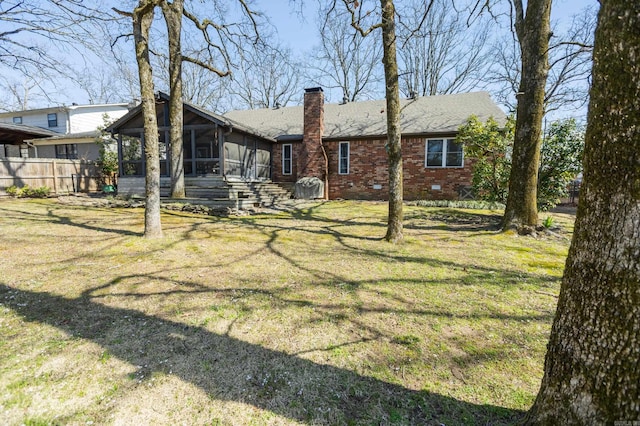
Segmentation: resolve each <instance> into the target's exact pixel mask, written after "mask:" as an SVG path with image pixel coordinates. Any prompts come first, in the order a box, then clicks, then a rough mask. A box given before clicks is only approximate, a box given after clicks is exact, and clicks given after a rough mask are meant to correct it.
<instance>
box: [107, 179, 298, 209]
mask: <svg viewBox="0 0 640 426" xmlns="http://www.w3.org/2000/svg"><path fill="white" fill-rule="evenodd" d="M292 189H293V188H292V186H291V185H290V184H289V185H287V184H278V183H274V182H271V181H259V182H249V181H228V180H226V179H225V178H223V177H222V176H211V177H188V178H185V195H186V198H183V199H175V200H174V201H176V202H182V203H191V204H202V205H206V206H211V207H230V208H237V209H244V208H249V207H268V206H272V205H274V204H276V203H277V202H278V201H280V200H285V199H289V198H291V194H292ZM118 195H123V196H138V197H142V196H144V178H143V177H120V178H119V179H118ZM160 196H161V197H162V198H163V201H168V200H171V199H170V198H169V196H170V180H169V178H168V177H163V178H161V180H160Z"/></svg>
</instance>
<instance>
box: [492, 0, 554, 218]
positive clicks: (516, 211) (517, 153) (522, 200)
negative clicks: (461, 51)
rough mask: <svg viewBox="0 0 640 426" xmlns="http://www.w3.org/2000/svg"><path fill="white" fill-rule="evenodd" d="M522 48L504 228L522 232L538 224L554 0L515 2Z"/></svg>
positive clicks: (516, 21) (520, 0) (513, 0)
mask: <svg viewBox="0 0 640 426" xmlns="http://www.w3.org/2000/svg"><path fill="white" fill-rule="evenodd" d="M511 1H512V4H513V7H514V9H515V16H514V27H515V31H516V35H517V37H518V43H519V45H520V52H521V60H522V73H521V75H520V84H519V86H518V106H517V111H516V133H515V140H514V143H513V158H512V164H511V175H510V178H509V195H508V197H507V206H506V208H505V212H504V216H503V218H502V228H503V229H507V228H509V227H511V226H514V225H515V226H517V227H518V228H519V229H521V230H525V229H529V228H530V227H535V226H536V225H537V224H538V207H537V186H538V180H537V177H538V164H539V162H540V143H541V140H542V118H543V116H544V97H545V86H546V83H547V73H548V70H549V63H548V51H549V38H550V36H551V29H550V15H551V0H528V1H527V3H526V10H525V9H524V7H523V2H522V0H511Z"/></svg>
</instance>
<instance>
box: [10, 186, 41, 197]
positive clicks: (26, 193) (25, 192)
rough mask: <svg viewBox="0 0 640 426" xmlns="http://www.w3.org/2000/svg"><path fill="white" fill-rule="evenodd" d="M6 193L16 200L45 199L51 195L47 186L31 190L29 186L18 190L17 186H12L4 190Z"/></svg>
mask: <svg viewBox="0 0 640 426" xmlns="http://www.w3.org/2000/svg"><path fill="white" fill-rule="evenodd" d="M6 193H7V194H9V195H11V196H13V197H17V198H46V197H48V196H49V194H51V188H49V187H48V186H41V187H39V188H32V187H30V186H29V185H25V186H23V187H22V188H18V187H17V186H15V185H12V186H10V187H9V188H7V189H6Z"/></svg>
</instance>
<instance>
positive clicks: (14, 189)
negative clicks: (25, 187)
mask: <svg viewBox="0 0 640 426" xmlns="http://www.w3.org/2000/svg"><path fill="white" fill-rule="evenodd" d="M18 191H19V190H18V187H17V186H15V185H11V186H10V187H8V188H7V189H5V192H6V193H7V194H8V195H11V196H12V197H17V196H18Z"/></svg>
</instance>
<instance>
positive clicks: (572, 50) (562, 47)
mask: <svg viewBox="0 0 640 426" xmlns="http://www.w3.org/2000/svg"><path fill="white" fill-rule="evenodd" d="M596 17H597V12H596V8H595V7H593V6H592V7H587V8H585V9H583V10H582V11H581V12H580V13H578V14H576V15H574V16H573V17H572V22H571V25H570V26H569V28H568V30H567V31H566V32H564V33H560V34H559V35H558V36H554V37H553V38H552V39H551V46H549V76H548V79H547V88H546V92H545V99H544V103H545V112H546V113H548V112H551V111H557V110H560V109H562V110H566V109H574V110H575V109H577V108H581V107H583V106H584V105H586V103H587V101H588V98H589V93H588V92H589V79H590V77H591V62H592V61H591V55H592V51H593V34H594V32H595V28H596Z"/></svg>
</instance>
